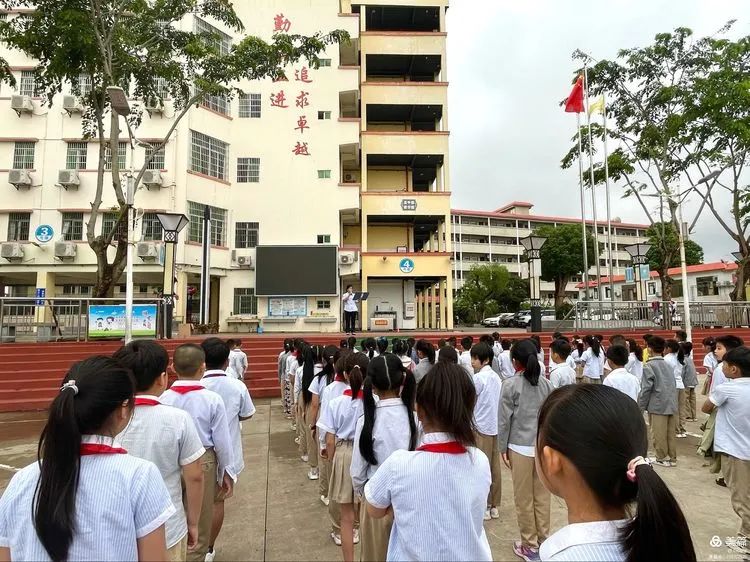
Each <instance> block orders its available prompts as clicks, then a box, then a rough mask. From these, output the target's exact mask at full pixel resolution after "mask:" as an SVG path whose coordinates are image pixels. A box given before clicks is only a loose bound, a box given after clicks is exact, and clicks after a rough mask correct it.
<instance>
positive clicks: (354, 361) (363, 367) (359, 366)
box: [344, 353, 370, 400]
mask: <svg viewBox="0 0 750 562" xmlns="http://www.w3.org/2000/svg"><path fill="white" fill-rule="evenodd" d="M369 364H370V359H369V358H368V357H367V355H365V354H364V353H350V354H349V355H347V356H346V359H344V374H345V375H346V378H347V379H348V380H349V388H351V389H352V400H354V399H356V398H357V397H358V395H359V391H360V389H361V388H362V383H363V382H364V380H365V377H366V376H367V366H368V365H369Z"/></svg>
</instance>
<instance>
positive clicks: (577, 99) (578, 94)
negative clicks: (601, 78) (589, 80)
mask: <svg viewBox="0 0 750 562" xmlns="http://www.w3.org/2000/svg"><path fill="white" fill-rule="evenodd" d="M565 113H583V76H579V77H578V80H576V83H575V84H574V85H573V89H572V90H571V91H570V95H569V96H568V99H567V100H566V101H565Z"/></svg>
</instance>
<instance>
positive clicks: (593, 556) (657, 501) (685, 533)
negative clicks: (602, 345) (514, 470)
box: [536, 385, 696, 562]
mask: <svg viewBox="0 0 750 562" xmlns="http://www.w3.org/2000/svg"><path fill="white" fill-rule="evenodd" d="M536 449H537V455H538V460H537V466H539V474H540V477H541V480H542V483H543V484H544V486H545V487H546V488H547V489H548V490H549V491H550V492H552V493H553V494H554V495H556V496H558V497H559V498H561V499H562V500H563V501H564V502H565V504H566V505H567V510H568V518H567V519H568V521H569V522H570V524H569V525H567V526H566V527H563V528H562V529H560V530H559V531H557V532H556V533H555V534H553V535H552V536H551V537H549V538H548V539H547V540H546V541H544V544H542V546H541V549H540V553H539V554H540V556H541V559H542V560H612V561H627V562H642V561H647V560H663V561H665V562H678V561H679V562H683V561H684V562H695V560H696V555H695V549H694V547H693V541H692V539H691V537H690V530H689V529H688V525H687V521H686V520H685V516H684V514H683V513H682V510H681V509H680V506H679V504H678V503H677V500H676V499H675V497H674V496H673V495H672V493H671V492H670V490H669V488H668V487H667V485H666V484H665V483H664V481H663V480H662V479H661V477H660V476H659V474H658V473H657V472H656V471H655V470H654V469H653V468H652V467H651V464H650V462H649V461H648V460H647V459H646V458H645V457H646V452H647V450H648V436H647V432H646V424H645V423H644V420H643V415H642V413H641V411H640V409H639V408H638V405H637V404H636V403H635V402H634V401H633V400H631V399H630V398H629V397H628V396H627V395H625V394H624V393H622V392H620V391H618V390H617V389H615V388H612V387H609V386H593V385H570V386H564V387H562V388H559V389H557V390H555V391H554V392H553V393H552V394H551V395H550V396H549V398H547V400H546V401H545V402H544V404H543V405H542V408H541V410H540V412H539V435H538V438H537V446H536ZM665 537H669V539H668V540H665Z"/></svg>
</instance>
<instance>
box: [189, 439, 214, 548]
mask: <svg viewBox="0 0 750 562" xmlns="http://www.w3.org/2000/svg"><path fill="white" fill-rule="evenodd" d="M200 462H201V468H202V469H203V501H202V502H201V516H200V519H198V544H197V545H196V548H195V550H191V551H190V552H188V553H187V560H188V562H203V559H204V558H205V557H206V553H207V552H208V546H209V542H210V541H211V522H212V520H213V516H214V499H215V498H216V492H217V490H216V488H217V484H216V453H215V452H214V450H213V449H208V450H207V451H206V452H205V453H203V456H202V457H201V461H200Z"/></svg>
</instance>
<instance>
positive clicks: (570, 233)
mask: <svg viewBox="0 0 750 562" xmlns="http://www.w3.org/2000/svg"><path fill="white" fill-rule="evenodd" d="M534 234H535V235H536V236H543V237H544V238H546V239H547V241H546V242H545V243H544V246H542V251H541V253H540V256H541V261H542V274H541V278H542V280H544V281H552V282H554V283H555V308H556V309H557V308H560V307H561V306H562V304H563V302H564V300H565V289H566V288H567V286H568V283H569V282H570V278H571V277H572V276H573V275H578V274H579V273H582V272H583V271H584V269H585V266H584V261H583V237H582V236H581V226H580V225H576V224H562V225H558V226H551V225H549V226H542V227H541V228H538V229H537V230H536V231H535V232H534ZM594 244H596V242H595V241H594V237H593V236H592V235H591V234H590V233H588V232H587V233H586V245H587V248H588V261H589V263H591V264H593V263H594V261H595V258H594Z"/></svg>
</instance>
